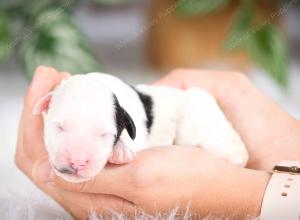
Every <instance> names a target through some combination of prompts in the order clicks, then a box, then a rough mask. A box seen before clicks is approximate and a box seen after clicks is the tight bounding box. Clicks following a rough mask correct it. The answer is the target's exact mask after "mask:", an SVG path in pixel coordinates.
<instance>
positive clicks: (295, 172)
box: [260, 161, 300, 220]
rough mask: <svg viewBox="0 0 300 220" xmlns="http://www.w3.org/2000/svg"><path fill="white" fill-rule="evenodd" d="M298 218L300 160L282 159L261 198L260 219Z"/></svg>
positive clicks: (299, 208) (288, 219)
mask: <svg viewBox="0 0 300 220" xmlns="http://www.w3.org/2000/svg"><path fill="white" fill-rule="evenodd" d="M285 219H286V220H299V219H300V161H282V162H280V163H279V164H278V165H277V166H275V167H274V168H273V175H272V177H271V179H270V181H269V184H268V186H267V188H266V191H265V195H264V198H263V203H262V208H261V215H260V220H285Z"/></svg>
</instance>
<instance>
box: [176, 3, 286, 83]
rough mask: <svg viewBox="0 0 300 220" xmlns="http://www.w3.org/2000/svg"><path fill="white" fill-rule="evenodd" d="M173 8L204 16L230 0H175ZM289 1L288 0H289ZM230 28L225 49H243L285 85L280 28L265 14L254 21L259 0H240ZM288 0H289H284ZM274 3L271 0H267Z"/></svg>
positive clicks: (181, 13) (284, 48)
mask: <svg viewBox="0 0 300 220" xmlns="http://www.w3.org/2000/svg"><path fill="white" fill-rule="evenodd" d="M178 1H181V2H180V4H179V5H178V7H177V9H176V12H177V14H178V15H180V16H185V17H189V16H205V15H207V14H209V13H212V12H215V13H217V12H218V11H220V10H222V9H224V8H225V7H226V6H228V5H229V4H230V3H233V1H234V0H212V1H206V0H184V1H182V0H178ZM291 1H292V0H291ZM240 2H241V4H240V8H239V9H238V11H237V14H236V16H235V19H234V21H233V24H232V27H231V30H230V32H229V34H228V36H227V38H226V39H225V43H224V48H225V49H226V50H227V51H233V50H237V49H239V50H244V51H245V52H246V53H247V54H248V55H249V57H250V58H251V59H252V60H253V61H254V62H255V63H256V64H257V65H258V66H260V67H262V68H263V69H264V70H265V71H266V72H267V73H269V74H270V75H271V77H273V79H274V80H275V81H276V82H277V83H278V84H279V85H280V86H282V87H283V88H286V87H287V86H288V53H287V45H286V44H287V43H286V41H285V39H284V36H283V34H282V32H281V31H280V29H279V28H278V27H277V26H276V25H275V24H272V19H270V18H266V20H265V21H263V23H261V22H257V21H256V20H257V19H255V18H256V16H257V10H255V9H256V4H259V1H253V0H241V1H240ZM285 2H289V1H287V0H286V1H285ZM269 3H270V4H274V1H269Z"/></svg>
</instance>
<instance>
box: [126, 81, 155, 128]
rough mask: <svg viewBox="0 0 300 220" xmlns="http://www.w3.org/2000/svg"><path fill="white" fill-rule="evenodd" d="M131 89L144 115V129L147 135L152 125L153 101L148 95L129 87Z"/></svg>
mask: <svg viewBox="0 0 300 220" xmlns="http://www.w3.org/2000/svg"><path fill="white" fill-rule="evenodd" d="M131 88H132V89H133V90H134V91H135V92H136V93H137V94H138V96H139V98H140V100H141V102H142V104H143V106H144V110H145V113H146V117H147V121H146V127H147V129H148V133H149V132H150V131H151V127H152V124H153V113H152V111H153V100H152V97H151V96H150V95H147V94H144V93H142V92H140V91H138V90H137V89H136V88H135V87H133V86H131Z"/></svg>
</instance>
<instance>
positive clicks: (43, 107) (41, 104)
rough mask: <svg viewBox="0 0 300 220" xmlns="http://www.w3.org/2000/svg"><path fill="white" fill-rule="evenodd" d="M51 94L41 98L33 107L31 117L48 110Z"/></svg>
mask: <svg viewBox="0 0 300 220" xmlns="http://www.w3.org/2000/svg"><path fill="white" fill-rule="evenodd" d="M52 95H53V92H49V93H48V94H47V95H44V96H42V97H41V98H40V99H39V100H38V101H37V102H36V103H35V105H34V107H33V109H32V114H33V115H39V114H42V113H44V112H46V111H47V110H48V108H49V103H50V101H51V98H52Z"/></svg>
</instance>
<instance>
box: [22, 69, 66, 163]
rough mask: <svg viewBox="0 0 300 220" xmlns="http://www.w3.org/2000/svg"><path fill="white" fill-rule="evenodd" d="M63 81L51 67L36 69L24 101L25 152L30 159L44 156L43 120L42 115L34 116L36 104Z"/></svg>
mask: <svg viewBox="0 0 300 220" xmlns="http://www.w3.org/2000/svg"><path fill="white" fill-rule="evenodd" d="M61 80H62V76H61V75H60V74H59V73H58V71H56V70H55V69H53V68H51V67H44V66H40V67H38V68H37V69H36V71H35V75H34V77H33V80H32V83H31V85H30V86H29V89H28V92H27V95H26V97H25V101H24V111H23V116H22V117H23V118H24V120H25V121H24V123H25V124H26V129H24V130H23V132H24V137H26V139H24V146H25V147H26V148H25V149H24V151H25V152H26V153H27V155H28V156H29V158H32V159H33V158H36V157H38V155H44V154H45V152H46V151H45V149H44V147H41V146H43V143H44V142H43V135H42V134H43V120H42V116H41V115H38V116H37V115H33V114H32V109H33V107H34V105H35V104H36V102H37V101H38V100H39V99H40V98H41V97H42V96H44V95H46V94H47V93H48V92H50V91H51V90H52V89H53V88H54V87H55V86H56V85H57V84H59V83H60V81H61Z"/></svg>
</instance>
